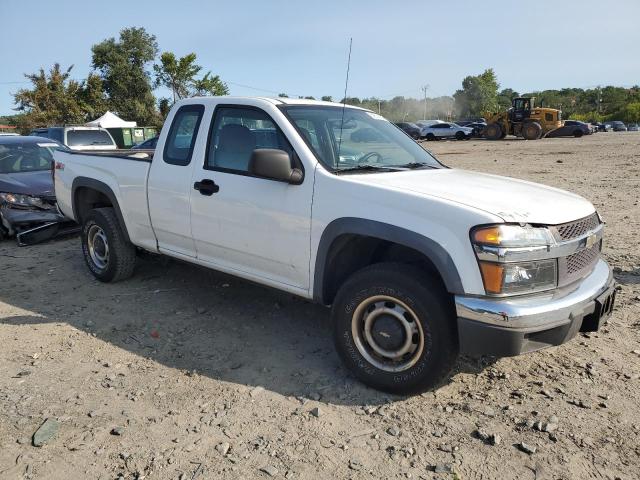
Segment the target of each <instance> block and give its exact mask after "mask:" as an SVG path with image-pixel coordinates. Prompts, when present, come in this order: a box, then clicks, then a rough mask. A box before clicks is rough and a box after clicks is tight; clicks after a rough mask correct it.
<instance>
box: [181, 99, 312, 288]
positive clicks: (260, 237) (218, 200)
mask: <svg viewBox="0 0 640 480" xmlns="http://www.w3.org/2000/svg"><path fill="white" fill-rule="evenodd" d="M211 125H212V126H211V130H210V132H209V137H208V138H209V140H208V145H207V149H206V152H205V154H204V162H201V163H200V164H198V165H196V166H195V168H194V170H193V177H192V180H191V185H192V186H193V188H194V190H193V191H192V194H191V228H192V234H193V239H194V241H195V246H196V252H197V257H198V259H199V260H202V261H203V262H205V263H208V264H211V265H212V266H214V267H216V268H218V269H220V270H225V271H229V272H230V273H235V274H238V275H240V276H244V277H245V278H250V279H255V280H257V281H260V282H262V283H267V284H273V285H277V286H279V287H281V288H287V287H289V290H293V291H300V290H305V291H306V290H307V289H308V288H309V260H310V232H311V199H312V195H313V172H305V178H304V180H303V182H302V184H300V185H292V184H289V183H285V182H281V181H276V180H270V179H266V178H259V177H256V176H254V175H252V174H251V173H250V172H249V159H250V158H251V154H252V152H253V150H254V149H256V148H275V149H280V150H285V151H287V152H288V153H289V154H290V156H291V158H292V161H295V159H296V158H297V157H296V154H295V152H294V150H293V148H292V147H291V145H290V143H289V141H288V140H287V138H286V137H285V135H284V134H283V133H282V131H281V130H280V128H279V127H278V125H277V123H276V121H274V120H273V119H272V118H271V117H270V116H269V115H268V114H267V113H266V112H265V111H264V110H262V109H260V108H257V107H252V106H246V105H218V106H217V107H216V109H215V112H214V114H213V119H212V122H211ZM203 185H204V186H206V187H207V188H202V186H203ZM196 186H199V188H196ZM209 186H210V187H211V188H209Z"/></svg>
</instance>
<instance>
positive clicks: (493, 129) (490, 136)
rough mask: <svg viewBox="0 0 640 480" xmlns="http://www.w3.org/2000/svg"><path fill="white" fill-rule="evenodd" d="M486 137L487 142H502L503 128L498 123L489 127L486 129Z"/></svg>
mask: <svg viewBox="0 0 640 480" xmlns="http://www.w3.org/2000/svg"><path fill="white" fill-rule="evenodd" d="M484 136H485V138H486V139H487V140H500V139H501V138H503V136H502V127H501V126H500V125H498V124H497V123H492V124H490V125H487V126H486V127H485V129H484Z"/></svg>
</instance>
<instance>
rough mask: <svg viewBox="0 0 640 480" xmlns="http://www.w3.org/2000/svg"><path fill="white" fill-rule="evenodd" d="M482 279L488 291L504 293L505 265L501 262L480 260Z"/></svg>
mask: <svg viewBox="0 0 640 480" xmlns="http://www.w3.org/2000/svg"><path fill="white" fill-rule="evenodd" d="M479 263H480V271H481V272H482V281H483V283H484V289H485V290H486V292H487V293H494V294H498V293H502V283H503V281H504V265H501V264H499V263H489V262H479Z"/></svg>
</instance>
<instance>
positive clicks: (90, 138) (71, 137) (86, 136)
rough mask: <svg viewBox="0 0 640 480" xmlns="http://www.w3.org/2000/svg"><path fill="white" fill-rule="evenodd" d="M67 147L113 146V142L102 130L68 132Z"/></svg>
mask: <svg viewBox="0 0 640 480" xmlns="http://www.w3.org/2000/svg"><path fill="white" fill-rule="evenodd" d="M67 145H69V146H70V147H77V146H81V145H113V140H112V139H111V137H110V136H109V134H108V133H107V132H105V131H104V130H69V131H68V132H67Z"/></svg>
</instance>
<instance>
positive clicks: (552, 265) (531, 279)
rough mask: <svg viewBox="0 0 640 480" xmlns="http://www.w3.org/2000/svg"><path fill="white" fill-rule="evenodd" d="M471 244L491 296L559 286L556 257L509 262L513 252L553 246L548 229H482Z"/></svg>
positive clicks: (498, 226)
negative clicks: (510, 253) (510, 254)
mask: <svg viewBox="0 0 640 480" xmlns="http://www.w3.org/2000/svg"><path fill="white" fill-rule="evenodd" d="M471 241H472V243H473V244H474V246H475V250H476V255H477V256H478V265H479V266H480V272H481V274H482V282H483V284H484V289H485V291H486V293H487V294H489V295H516V294H523V293H533V292H540V291H544V290H550V289H553V288H555V287H556V286H557V284H558V262H557V260H556V259H555V258H551V259H543V260H527V261H516V262H509V261H508V258H510V257H509V255H508V253H509V252H510V251H512V253H517V252H519V251H522V249H523V248H524V249H525V250H526V249H527V247H538V249H541V248H542V249H543V250H544V247H545V246H547V247H548V246H550V245H553V244H554V243H555V241H554V238H553V235H552V233H551V232H550V231H549V230H548V229H547V228H539V227H531V226H529V225H524V226H523V225H504V224H503V225H491V226H485V227H478V228H476V229H474V230H472V232H471ZM498 252H499V254H498ZM487 253H488V254H489V255H488V256H487ZM492 255H495V256H494V257H492Z"/></svg>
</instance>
